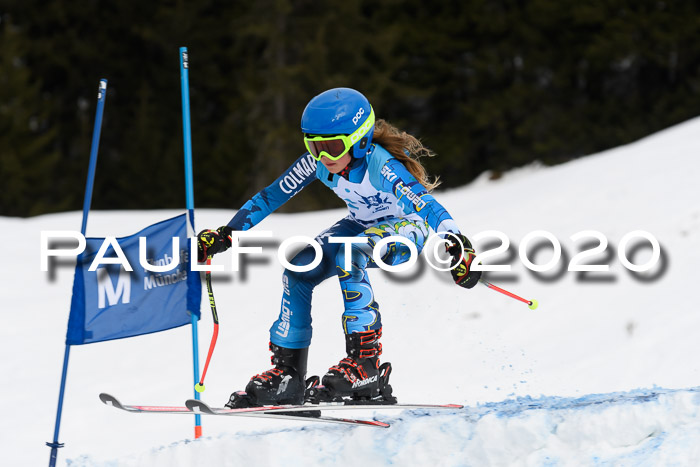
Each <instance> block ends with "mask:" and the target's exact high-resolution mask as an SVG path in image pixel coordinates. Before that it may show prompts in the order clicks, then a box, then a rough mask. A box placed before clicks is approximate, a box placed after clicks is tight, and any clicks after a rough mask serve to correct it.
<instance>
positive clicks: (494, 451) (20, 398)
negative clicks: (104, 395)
mask: <svg viewBox="0 0 700 467" xmlns="http://www.w3.org/2000/svg"><path fill="white" fill-rule="evenodd" d="M699 151H700V119H694V120H691V121H689V122H686V123H684V124H681V125H678V126H676V127H673V128H670V129H668V130H665V131H662V132H660V133H657V134H655V135H652V136H650V137H648V138H645V139H643V140H640V141H638V142H636V143H633V144H630V145H627V146H623V147H620V148H616V149H614V150H610V151H606V152H603V153H600V154H597V155H593V156H589V157H585V158H582V159H578V160H576V161H573V162H570V163H567V164H563V165H559V166H556V167H541V166H538V165H532V166H528V167H525V168H522V169H519V170H514V171H512V172H510V173H508V174H506V175H505V176H504V177H502V178H500V179H498V180H496V181H490V180H489V179H488V174H484V175H483V176H481V177H480V178H479V179H477V180H476V181H475V182H474V183H472V184H470V185H468V186H465V187H463V188H460V189H454V190H448V191H445V192H439V193H437V198H438V200H439V201H440V202H441V203H442V204H443V205H444V206H445V207H446V208H447V209H448V210H449V211H450V212H451V213H452V215H453V216H454V217H455V219H456V221H457V223H458V224H459V225H460V227H461V228H462V230H463V231H464V232H465V233H466V234H467V235H469V236H474V235H475V234H477V233H479V232H482V231H487V230H499V231H502V232H504V233H505V234H506V235H507V236H508V237H509V238H510V241H511V255H510V256H509V255H507V254H504V255H499V256H498V257H494V258H492V259H490V260H489V261H488V262H489V263H503V264H511V265H512V271H511V272H510V273H498V274H495V273H494V274H491V275H490V278H489V280H490V281H492V282H493V283H495V284H498V285H501V286H503V287H504V288H506V289H509V290H511V291H513V292H515V293H518V294H520V295H523V296H525V297H527V298H536V299H537V300H539V303H540V306H539V308H538V309H537V310H536V311H532V310H529V309H528V308H527V306H525V305H524V304H522V303H520V302H517V301H515V300H511V299H509V298H507V297H505V296H503V295H501V294H498V293H496V292H494V291H492V290H489V289H487V288H486V287H481V286H479V287H477V288H475V289H473V290H463V289H460V288H458V287H455V286H454V284H453V283H452V282H451V279H450V277H449V275H448V274H446V273H438V272H436V271H433V270H432V269H430V268H429V267H424V268H423V269H422V270H420V269H416V271H417V272H416V271H413V272H409V273H400V274H389V273H384V272H382V271H373V272H372V273H371V274H370V275H371V278H372V282H373V285H374V288H375V293H376V296H377V300H378V302H379V303H380V304H381V310H382V318H383V323H384V337H383V339H382V341H383V344H384V355H383V356H382V359H383V361H391V362H392V364H393V366H394V372H393V374H392V385H393V386H394V393H395V394H396V395H397V396H398V398H399V400H400V401H402V402H432V403H462V404H465V405H466V406H467V408H466V409H464V410H452V411H448V412H425V411H404V412H398V413H397V412H391V411H382V410H373V411H368V412H365V413H361V414H358V415H362V416H367V417H376V418H377V419H381V420H385V421H388V422H390V423H392V427H391V428H389V429H386V430H382V429H378V428H377V429H375V428H367V427H357V428H348V427H344V426H335V425H322V424H317V423H313V422H309V423H307V422H296V421H280V420H262V419H261V420H257V419H250V418H246V419H243V418H241V419H238V418H226V417H210V418H206V417H204V418H203V425H204V434H205V436H204V438H203V439H201V440H197V441H193V440H192V438H193V437H192V434H193V427H192V425H193V420H192V419H193V417H190V416H186V415H185V416H182V415H132V414H128V413H124V412H120V411H117V410H115V409H112V408H109V407H107V406H104V405H103V404H102V403H101V402H100V401H99V399H98V397H97V395H98V394H99V393H100V392H103V391H104V392H110V393H112V394H115V395H117V396H118V397H119V398H120V399H121V400H122V402H124V403H127V404H129V403H140V404H158V405H180V404H182V402H183V401H184V400H185V399H187V398H189V397H191V396H192V379H193V376H192V370H191V358H192V357H191V331H190V328H189V327H182V328H178V329H175V330H171V331H167V332H163V333H158V334H153V335H148V336H141V337H137V338H133V339H125V340H118V341H113V342H104V343H98V344H91V345H86V346H77V347H73V348H72V350H71V359H70V368H69V375H68V384H67V392H66V399H65V405H64V416H63V422H62V425H61V434H60V441H61V442H64V443H66V446H65V447H64V448H62V449H60V450H59V465H70V466H83V465H86V466H93V465H109V466H121V465H129V466H130V465H140V466H166V465H167V466H173V465H178V466H189V465H206V466H208V465H250V464H252V463H256V464H257V465H285V466H295V465H312V464H322V465H351V464H352V465H363V464H366V465H388V464H396V465H426V464H429V465H474V466H481V465H700V418H699V417H698V415H699V414H700V388H699V386H700V363H699V361H698V358H697V355H698V354H700V339H698V337H697V336H698V329H700V310H699V309H698V306H696V305H695V300H697V298H696V294H695V291H696V290H697V289H696V287H697V284H698V278H699V276H698V273H697V265H698V264H700V205H699V203H698V199H699V198H700V196H699V195H700V187H699V185H698V180H700V159H699V158H698V153H699ZM106 180H107V179H106V174H101V175H100V177H98V178H97V183H106ZM233 212H234V211H233V210H198V211H197V214H196V223H197V228H204V227H215V226H218V225H221V224H224V223H226V222H227V221H228V220H229V219H230V217H231V216H232V214H233ZM176 214H179V212H178V211H139V212H134V211H110V212H92V213H91V215H90V219H89V223H88V234H89V235H90V236H104V235H114V236H122V235H128V234H131V233H134V232H136V231H138V230H140V229H141V228H143V227H145V226H146V225H149V224H151V223H153V222H156V221H159V220H162V219H165V218H168V217H171V216H173V215H176ZM344 215H345V212H344V210H332V211H322V212H313V213H304V214H293V215H289V214H276V215H273V216H271V217H270V218H268V219H266V220H265V221H264V222H263V223H261V225H260V226H259V227H258V228H257V229H259V230H272V231H273V232H274V233H275V239H277V240H278V241H281V240H283V239H284V238H287V237H289V236H292V235H308V236H314V235H315V234H316V233H318V232H320V231H321V230H323V229H324V228H326V227H327V226H329V225H331V224H332V223H334V222H335V221H336V220H337V219H339V218H341V217H343V216H344ZM80 221H81V213H79V212H70V213H63V214H52V215H45V216H39V217H35V218H29V219H17V218H0V232H2V234H1V235H2V242H0V257H1V258H2V260H3V261H2V268H1V269H0V299H1V301H0V303H2V304H3V308H2V309H3V314H2V317H3V326H1V327H0V349H1V351H2V356H3V359H2V369H3V373H4V374H6V375H7V381H6V383H5V384H3V385H1V386H0V388H1V389H0V391H2V392H1V393H0V395H1V396H2V401H3V402H2V404H3V406H2V414H3V423H2V424H1V425H0V458H2V464H3V465H12V466H16V465H17V466H19V465H32V466H33V465H42V464H43V463H45V462H47V461H48V457H49V448H47V447H46V446H45V445H44V443H45V442H46V441H51V440H52V437H53V430H54V419H55V413H56V402H57V395H58V387H59V381H60V372H61V365H62V361H63V350H64V339H65V331H66V324H67V318H68V309H69V305H70V295H71V286H72V282H73V267H74V261H71V260H70V259H61V260H60V261H58V262H57V266H56V267H54V268H53V269H52V270H51V271H50V272H41V271H40V266H39V265H40V259H39V238H40V232H41V231H42V230H78V229H79V227H80ZM536 230H546V231H549V232H551V233H553V234H554V235H555V236H556V237H557V238H558V239H559V241H560V242H561V244H562V248H563V251H564V255H563V257H562V259H561V260H560V262H559V263H558V264H559V266H561V267H562V268H563V270H561V271H559V268H555V270H554V271H550V272H546V273H533V272H531V271H529V270H528V269H526V268H525V267H524V266H523V263H522V261H521V260H520V259H519V257H518V248H517V247H518V245H519V243H520V240H521V239H522V238H523V237H524V236H525V235H526V234H528V233H529V232H532V231H536ZM584 230H597V231H599V232H601V233H602V234H604V235H605V237H606V238H607V239H608V241H609V245H608V248H607V250H606V253H602V254H599V255H596V256H595V257H593V258H591V259H592V260H593V261H594V262H595V263H603V264H609V265H610V271H609V272H606V273H587V274H585V275H584V277H582V275H581V274H580V273H575V272H566V265H567V264H568V261H569V260H570V259H571V258H572V257H573V256H574V255H575V254H576V253H577V252H578V251H580V249H581V247H582V245H583V244H584V243H586V240H579V241H577V242H574V241H573V240H572V239H571V238H570V237H571V236H572V235H573V234H575V233H577V232H580V231H584ZM635 230H645V231H648V232H650V233H651V234H653V235H654V237H655V238H656V239H658V241H659V242H660V244H661V247H662V260H661V262H660V263H659V266H657V267H656V268H654V269H653V270H652V271H650V272H649V273H643V274H632V273H631V272H630V271H628V270H627V269H625V268H624V267H623V266H622V265H621V263H620V261H619V259H618V257H617V249H618V248H617V245H618V243H619V241H620V239H621V238H622V237H623V236H624V235H625V234H626V233H628V232H631V231H635ZM20 240H21V241H20ZM588 240H590V239H588ZM489 242H490V243H491V244H492V246H493V239H484V240H482V241H480V242H477V250H483V249H484V247H485V246H486V245H487V244H488V243H489ZM28 245H29V247H27V246H28ZM633 250H634V248H632V247H628V252H629V254H628V256H629V257H630V260H632V262H633V263H635V264H642V263H644V262H645V261H646V260H647V259H648V258H649V257H650V256H651V253H650V251H651V250H650V248H648V247H641V248H639V249H638V250H637V252H636V254H634V253H633ZM530 251H531V255H530V259H531V260H532V261H533V262H535V263H537V264H543V263H546V262H547V261H548V260H549V258H551V249H549V248H542V249H539V250H538V249H537V248H536V247H535V244H534V243H533V244H532V245H531V248H530ZM275 255H276V248H274V247H270V246H268V247H266V248H264V256H261V257H260V258H258V260H256V261H254V262H251V264H250V265H249V267H248V269H247V273H246V274H245V275H242V274H240V273H235V274H234V273H231V272H226V273H221V274H218V278H217V279H216V280H215V283H214V292H215V294H216V300H217V305H218V310H219V317H220V321H221V328H220V334H219V342H218V344H217V348H216V352H215V354H214V358H213V361H212V363H211V366H210V368H209V373H208V375H207V381H206V386H207V390H206V392H205V393H204V394H203V397H204V399H205V400H207V401H209V402H211V403H212V404H214V405H221V404H223V403H224V402H225V401H226V400H227V398H228V395H229V393H230V392H231V391H232V390H234V389H241V388H243V387H244V385H245V383H246V382H247V380H248V379H249V377H250V376H251V375H253V374H255V373H258V372H260V371H262V370H264V369H267V368H268V367H269V353H268V351H267V342H268V338H269V337H268V328H269V326H270V324H271V323H272V322H273V321H274V319H275V317H276V315H277V313H278V310H279V300H280V296H281V293H282V288H281V281H280V280H279V277H280V275H281V272H282V267H281V266H280V265H279V263H278V261H277V260H276V257H275ZM216 263H218V264H223V265H225V266H226V268H227V270H230V256H228V255H221V256H220V257H217V261H216ZM421 271H422V272H421ZM411 275H413V276H415V277H411ZM338 292H339V290H338V285H337V282H336V281H335V280H328V281H326V282H325V283H323V284H322V285H321V286H320V287H319V288H317V290H316V292H315V295H314V314H313V316H314V339H313V343H312V347H311V354H310V357H309V369H310V372H312V373H316V374H322V373H323V372H324V371H325V369H327V368H328V367H329V366H331V365H332V364H335V363H337V361H338V360H339V359H340V358H341V357H342V356H343V354H344V341H343V336H342V329H341V326H340V315H341V313H342V301H341V298H340V294H339V293H338ZM202 314H203V319H202V321H201V322H200V332H199V338H200V361H203V359H204V358H205V357H206V350H207V347H208V343H209V339H210V336H211V318H210V313H209V308H208V303H207V302H206V300H205V297H203V301H202ZM436 381H439V383H436Z"/></svg>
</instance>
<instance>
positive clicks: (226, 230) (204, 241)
mask: <svg viewBox="0 0 700 467" xmlns="http://www.w3.org/2000/svg"><path fill="white" fill-rule="evenodd" d="M231 232H233V229H232V228H231V227H229V226H228V225H224V226H222V227H219V228H218V229H216V230H209V229H206V230H202V231H201V232H199V234H198V235H197V261H199V262H200V263H201V262H204V261H206V260H207V258H209V257H210V256H214V255H215V254H217V253H221V252H222V251H226V250H228V249H229V248H231Z"/></svg>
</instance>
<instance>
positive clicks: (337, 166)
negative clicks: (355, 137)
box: [321, 152, 352, 174]
mask: <svg viewBox="0 0 700 467" xmlns="http://www.w3.org/2000/svg"><path fill="white" fill-rule="evenodd" d="M351 159H352V156H351V155H350V153H349V152H348V153H347V154H345V155H344V156H343V157H341V158H340V159H338V160H337V161H332V160H330V159H329V158H327V157H326V156H323V157H321V163H322V164H323V165H324V166H325V167H326V168H327V169H328V171H329V172H330V173H332V174H337V173H338V172H340V171H341V170H343V169H344V168H345V167H347V166H348V164H349V163H350V160H351Z"/></svg>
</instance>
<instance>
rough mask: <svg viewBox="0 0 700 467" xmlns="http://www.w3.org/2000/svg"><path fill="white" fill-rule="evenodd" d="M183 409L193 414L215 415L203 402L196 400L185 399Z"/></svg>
mask: <svg viewBox="0 0 700 467" xmlns="http://www.w3.org/2000/svg"><path fill="white" fill-rule="evenodd" d="M185 407H187V409H188V410H190V411H192V412H194V413H206V414H214V413H215V412H214V410H212V408H211V407H209V406H208V405H207V404H206V403H205V402H202V401H200V400H197V399H187V401H186V402H185Z"/></svg>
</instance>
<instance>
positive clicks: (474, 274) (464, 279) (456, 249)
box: [447, 234, 481, 289]
mask: <svg viewBox="0 0 700 467" xmlns="http://www.w3.org/2000/svg"><path fill="white" fill-rule="evenodd" d="M457 238H459V240H460V241H461V242H462V244H461V245H460V244H459V242H457V240H456V239H455V238H454V237H451V240H452V244H451V245H449V244H448V246H447V252H448V253H449V254H450V255H452V262H451V263H450V266H451V267H452V269H451V270H450V273H452V278H453V279H454V281H455V283H456V284H457V285H459V286H461V287H464V288H467V289H471V288H472V287H474V286H475V285H476V283H477V282H479V278H480V277H481V271H472V270H471V266H472V261H473V260H474V257H475V256H476V253H475V252H474V248H472V243H471V242H470V241H469V239H467V237H465V236H464V235H462V234H459V235H457Z"/></svg>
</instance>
